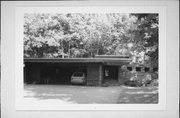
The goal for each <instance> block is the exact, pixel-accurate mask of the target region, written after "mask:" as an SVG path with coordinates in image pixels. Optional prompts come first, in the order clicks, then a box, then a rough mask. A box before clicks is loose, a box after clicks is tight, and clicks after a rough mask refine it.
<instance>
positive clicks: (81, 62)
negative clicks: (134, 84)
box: [24, 56, 131, 85]
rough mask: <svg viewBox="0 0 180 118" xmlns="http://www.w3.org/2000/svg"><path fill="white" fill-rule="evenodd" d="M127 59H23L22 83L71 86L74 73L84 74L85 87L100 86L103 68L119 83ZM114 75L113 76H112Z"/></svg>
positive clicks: (102, 78)
mask: <svg viewBox="0 0 180 118" xmlns="http://www.w3.org/2000/svg"><path fill="white" fill-rule="evenodd" d="M130 60H131V59H129V58H127V57H117V56H116V57H113V58H112V57H103V56H102V57H95V58H56V59H49V58H25V59H24V83H26V84H71V83H70V77H71V75H72V74H73V73H74V72H77V71H81V72H82V71H83V72H84V73H86V85H101V84H102V83H103V82H104V79H105V68H109V70H111V71H110V73H111V74H110V73H109V74H110V75H111V76H114V78H115V79H116V80H117V81H119V80H120V79H122V78H121V74H122V69H121V66H122V65H125V64H128V63H129V62H130ZM113 73H114V74H115V75H114V74H113Z"/></svg>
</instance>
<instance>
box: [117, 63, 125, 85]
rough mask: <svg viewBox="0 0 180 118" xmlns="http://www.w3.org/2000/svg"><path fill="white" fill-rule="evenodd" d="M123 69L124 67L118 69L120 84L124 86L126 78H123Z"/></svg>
mask: <svg viewBox="0 0 180 118" xmlns="http://www.w3.org/2000/svg"><path fill="white" fill-rule="evenodd" d="M123 72H124V71H123V69H122V66H119V67H118V83H120V84H123V82H124V76H123Z"/></svg>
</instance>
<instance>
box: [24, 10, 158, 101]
mask: <svg viewBox="0 0 180 118" xmlns="http://www.w3.org/2000/svg"><path fill="white" fill-rule="evenodd" d="M23 20H24V23H23V60H24V62H23V64H24V65H23V71H24V72H23V76H24V77H23V78H24V79H23V89H24V90H23V97H24V99H26V100H28V101H29V103H31V102H34V101H37V102H42V103H46V102H48V101H53V102H54V103H57V104H58V103H59V104H158V94H159V91H158V90H159V89H158V85H159V82H158V71H159V68H158V67H159V66H158V62H159V58H158V50H159V14H158V13H24V15H23Z"/></svg>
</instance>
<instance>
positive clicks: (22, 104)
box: [14, 6, 166, 110]
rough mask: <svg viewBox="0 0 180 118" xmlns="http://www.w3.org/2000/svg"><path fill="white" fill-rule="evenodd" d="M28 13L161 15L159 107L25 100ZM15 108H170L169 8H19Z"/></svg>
mask: <svg viewBox="0 0 180 118" xmlns="http://www.w3.org/2000/svg"><path fill="white" fill-rule="evenodd" d="M24 13H158V14H159V91H158V92H159V96H158V98H159V100H158V104H60V105H59V104H55V103H46V104H41V103H39V102H34V103H28V102H26V100H25V98H24V97H23V86H24V85H23V36H24V35H23V30H24V29H23V25H24ZM14 53H15V109H16V110H165V109H166V8H165V7H163V6H153V7H150V6H127V7H125V6H121V7H118V6H59V7H16V11H15V52H14Z"/></svg>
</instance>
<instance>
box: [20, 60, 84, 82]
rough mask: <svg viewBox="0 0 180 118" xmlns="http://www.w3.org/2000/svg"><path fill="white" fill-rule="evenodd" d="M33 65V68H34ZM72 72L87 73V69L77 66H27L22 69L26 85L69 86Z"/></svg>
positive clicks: (53, 64) (52, 64)
mask: <svg viewBox="0 0 180 118" xmlns="http://www.w3.org/2000/svg"><path fill="white" fill-rule="evenodd" d="M34 65H35V66H34ZM74 72H84V73H85V74H86V73H87V67H86V66H81V65H79V64H76V65H72V64H55V63H51V64H30V63H29V64H27V65H26V67H25V68H24V83H26V84H65V85H70V84H71V76H72V74H73V73H74Z"/></svg>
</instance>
